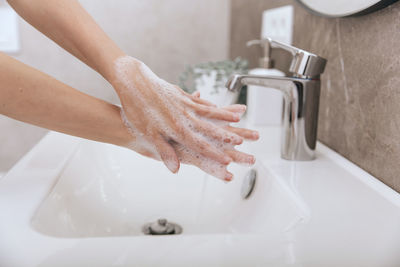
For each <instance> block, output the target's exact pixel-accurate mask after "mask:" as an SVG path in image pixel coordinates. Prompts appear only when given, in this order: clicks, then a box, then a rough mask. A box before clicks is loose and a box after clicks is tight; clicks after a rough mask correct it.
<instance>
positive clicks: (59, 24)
mask: <svg viewBox="0 0 400 267" xmlns="http://www.w3.org/2000/svg"><path fill="white" fill-rule="evenodd" d="M8 3H9V4H10V5H11V6H12V7H13V8H14V9H15V11H16V12H17V13H18V14H19V15H20V16H21V17H23V18H24V19H25V20H26V21H27V22H28V23H29V24H31V25H32V26H34V27H35V28H36V29H38V30H39V31H40V32H42V33H43V34H45V35H46V36H47V37H49V38H50V39H52V40H53V41H54V42H56V43H57V44H58V45H60V46H61V47H63V48H64V49H65V50H67V51H68V52H70V53H71V54H73V55H74V56H75V57H77V58H79V59H80V60H81V61H83V62H84V63H86V64H87V65H88V66H90V67H91V68H93V69H94V70H96V71H97V72H98V73H100V74H101V75H102V76H103V77H104V78H105V79H106V80H108V81H110V80H112V79H113V77H112V76H113V74H114V71H113V62H114V61H115V60H116V59H117V58H118V57H121V56H124V55H125V53H124V52H123V51H122V50H121V49H120V48H119V47H118V46H117V45H116V44H115V43H114V42H113V41H112V40H111V39H110V38H109V37H108V36H107V34H106V33H105V32H104V31H103V30H102V29H101V28H100V27H99V26H98V25H97V23H96V22H95V21H94V20H93V18H92V17H91V16H90V15H89V14H88V13H87V12H86V10H85V9H83V8H82V6H81V5H80V4H79V2H78V1H76V0H33V1H32V0H8Z"/></svg>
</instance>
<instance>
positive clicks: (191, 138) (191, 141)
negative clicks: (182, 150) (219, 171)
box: [179, 128, 232, 165]
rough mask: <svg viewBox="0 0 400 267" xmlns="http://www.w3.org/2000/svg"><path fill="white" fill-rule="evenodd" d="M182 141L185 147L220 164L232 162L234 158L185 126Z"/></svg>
mask: <svg viewBox="0 0 400 267" xmlns="http://www.w3.org/2000/svg"><path fill="white" fill-rule="evenodd" d="M181 139H182V142H179V143H181V144H183V145H184V146H185V147H187V148H189V149H191V150H193V151H195V152H197V153H199V154H201V155H203V156H204V157H206V158H207V159H211V160H215V161H217V162H219V163H220V164H224V165H228V164H229V163H231V162H232V159H231V158H230V157H229V156H227V155H225V153H224V152H223V151H222V150H220V149H218V148H217V147H215V146H214V145H211V144H210V143H209V142H208V141H207V140H205V139H204V137H202V136H200V135H197V134H195V133H194V132H192V131H191V130H189V129H187V128H184V130H183V132H182V134H181Z"/></svg>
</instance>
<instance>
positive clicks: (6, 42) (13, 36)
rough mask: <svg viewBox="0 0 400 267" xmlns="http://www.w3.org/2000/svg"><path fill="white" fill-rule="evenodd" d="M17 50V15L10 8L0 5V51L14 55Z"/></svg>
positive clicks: (18, 46)
mask: <svg viewBox="0 0 400 267" xmlns="http://www.w3.org/2000/svg"><path fill="white" fill-rule="evenodd" d="M19 49H20V45H19V34H18V17H17V14H16V13H15V11H14V10H13V9H12V8H11V7H10V6H8V5H6V4H3V3H0V51H2V52H6V53H16V52H18V51H19Z"/></svg>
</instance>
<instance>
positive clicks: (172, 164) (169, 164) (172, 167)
mask: <svg viewBox="0 0 400 267" xmlns="http://www.w3.org/2000/svg"><path fill="white" fill-rule="evenodd" d="M164 164H165V166H167V168H168V169H169V170H170V171H171V172H172V173H177V172H178V169H179V165H178V163H177V162H176V161H174V160H167V161H165V162H164Z"/></svg>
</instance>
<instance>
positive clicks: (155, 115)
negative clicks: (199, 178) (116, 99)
mask: <svg viewBox="0 0 400 267" xmlns="http://www.w3.org/2000/svg"><path fill="white" fill-rule="evenodd" d="M115 74H116V78H117V82H118V83H120V84H121V85H122V88H123V90H121V91H120V94H121V96H122V99H121V102H122V103H123V105H124V101H123V99H124V98H125V97H127V98H128V99H134V100H135V101H136V103H135V104H136V106H137V107H128V109H127V107H124V109H122V111H121V117H122V120H123V122H124V124H125V125H126V127H127V128H128V130H129V131H130V133H131V134H132V136H134V137H135V140H134V141H133V142H132V143H131V144H129V146H128V147H129V148H130V149H132V150H135V151H137V152H139V153H141V154H143V155H146V156H150V157H152V158H155V159H158V160H161V158H163V159H164V162H165V164H166V165H167V167H168V168H169V169H170V170H171V169H174V167H177V166H176V165H175V164H176V163H175V160H174V159H173V158H171V157H170V158H168V157H167V156H166V155H163V157H161V156H160V154H159V153H158V150H157V148H156V146H155V145H154V144H153V141H154V140H151V136H154V134H155V131H156V134H160V135H161V136H162V137H163V138H164V139H165V140H166V141H168V142H169V143H170V144H172V145H173V147H174V148H175V151H176V153H177V156H178V158H179V160H180V161H181V162H182V163H185V164H191V165H195V166H197V167H199V168H201V169H202V170H203V171H205V172H207V173H209V174H211V175H213V176H216V177H218V178H221V179H224V178H225V176H226V166H225V165H223V164H220V163H218V162H216V161H214V160H212V159H209V158H207V157H205V156H203V155H202V154H201V153H199V151H195V150H193V149H195V148H197V147H201V145H200V144H201V142H206V143H209V144H210V145H212V146H214V147H216V148H218V149H219V150H220V151H224V150H233V149H234V145H233V144H232V143H233V141H234V140H237V139H238V138H240V137H239V136H237V135H236V134H234V133H231V132H229V131H227V130H224V129H223V127H224V126H226V125H228V123H227V122H222V121H220V120H211V119H208V118H204V117H202V116H199V115H198V114H196V112H195V110H194V109H193V105H197V104H194V102H191V101H192V100H191V99H190V98H189V97H188V96H187V95H186V94H185V93H183V91H181V90H180V89H179V88H178V87H176V86H174V85H172V84H170V83H168V82H166V81H164V80H163V79H160V78H159V77H158V76H157V75H156V74H154V73H153V72H152V71H151V69H150V68H148V67H147V66H146V65H145V64H144V63H142V62H140V61H138V60H136V59H134V58H132V57H129V56H124V57H120V58H118V59H117V60H116V61H115ZM188 101H190V104H191V105H189V104H187V103H188ZM185 103H186V104H187V105H186V106H185ZM155 105H157V107H158V108H152V106H153V107H154V106H155ZM129 108H130V109H132V110H130V109H129ZM163 111H164V112H166V113H168V114H163ZM127 114H132V115H133V116H135V117H134V118H133V119H132V120H130V119H129V116H128V115H127ZM171 114H173V115H172V116H171ZM168 115H169V116H168ZM140 116H145V117H147V118H146V119H145V120H146V121H145V122H144V123H147V125H146V127H144V126H143V125H141V123H142V122H141V121H140V120H138V119H135V118H138V117H140ZM171 117H172V118H171ZM131 118H132V117H131ZM195 119H200V120H203V121H204V122H207V123H209V124H212V125H215V126H217V127H218V128H217V129H218V130H216V131H215V132H218V134H220V135H221V136H222V137H223V139H224V140H225V139H227V140H229V143H225V142H223V141H222V142H221V141H219V140H215V139H214V138H212V137H210V136H209V135H207V134H206V133H205V130H204V129H201V127H199V126H198V125H197V124H196V122H195ZM171 120H172V121H171ZM135 123H136V125H135ZM176 124H178V125H179V127H180V128H181V129H189V133H188V134H184V135H183V136H182V134H179V132H177V131H176V130H174V129H172V128H171V126H170V125H176ZM195 125H197V126H195ZM178 131H179V129H178ZM184 144H186V145H189V146H190V147H191V148H190V147H187V146H185V145H184ZM192 148H193V149H192Z"/></svg>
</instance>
